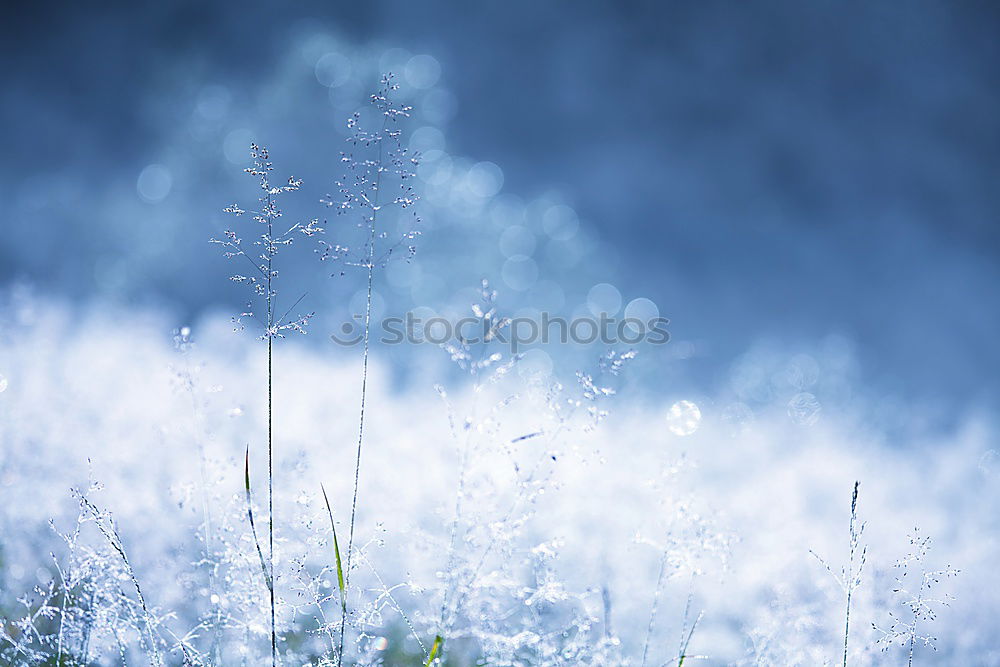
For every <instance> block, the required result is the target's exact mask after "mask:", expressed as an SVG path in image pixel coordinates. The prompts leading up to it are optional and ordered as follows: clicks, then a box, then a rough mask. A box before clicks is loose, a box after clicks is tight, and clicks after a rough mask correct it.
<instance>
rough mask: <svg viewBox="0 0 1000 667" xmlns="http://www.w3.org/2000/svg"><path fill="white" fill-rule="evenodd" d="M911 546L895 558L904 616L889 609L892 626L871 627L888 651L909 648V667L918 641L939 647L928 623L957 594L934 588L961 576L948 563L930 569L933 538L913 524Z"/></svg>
mask: <svg viewBox="0 0 1000 667" xmlns="http://www.w3.org/2000/svg"><path fill="white" fill-rule="evenodd" d="M909 540H910V550H909V553H907V554H906V556H904V557H903V558H901V559H900V560H899V561H897V562H896V565H895V569H896V587H895V588H893V590H892V592H893V594H894V595H895V596H896V597H897V598H898V600H899V605H900V606H902V607H903V608H904V609H905V612H904V613H905V616H906V617H905V618H904V617H903V616H902V615H900V614H897V613H893V612H892V611H891V610H890V611H888V612H887V613H888V615H889V626H888V627H886V628H883V627H879V626H878V625H877V624H875V623H872V628H873V629H874V630H875V631H876V632H877V633H878V634H879V635H880V637H879V639H878V643H877V645H878V646H879V647H880V648H881V649H882V650H883V651H888V650H889V649H890V648H892V647H893V646H897V645H898V646H902V647H904V649H905V650H906V664H907V667H911V666H912V665H913V651H914V648H915V647H916V646H917V645H918V644H922V645H924V646H927V647H930V648H931V649H933V650H937V649H936V647H935V645H934V644H935V642H936V641H937V638H936V637H934V636H933V635H929V634H925V633H926V632H927V630H926V629H925V626H926V625H927V624H929V623H931V622H933V621H934V620H935V619H936V618H937V615H938V612H939V611H940V609H941V608H942V607H947V606H948V604H949V602H951V601H952V600H953V599H954V598H953V597H952V596H951V595H949V594H948V593H944V594H941V595H940V596H938V595H937V594H936V593H934V592H933V589H935V588H936V587H937V586H938V585H939V584H940V583H941V581H942V580H944V579H948V578H950V577H955V576H958V573H959V571H958V570H956V569H954V568H952V567H951V566H947V567H945V568H944V569H941V570H935V569H931V568H930V567H929V565H928V562H927V560H928V554H929V553H930V549H931V538H930V537H924V536H921V535H920V531H919V529H918V528H914V529H913V532H912V533H911V534H910V536H909Z"/></svg>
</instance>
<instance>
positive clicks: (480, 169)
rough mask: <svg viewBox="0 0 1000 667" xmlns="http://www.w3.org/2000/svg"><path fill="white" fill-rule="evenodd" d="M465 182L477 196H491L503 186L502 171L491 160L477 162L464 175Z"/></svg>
mask: <svg viewBox="0 0 1000 667" xmlns="http://www.w3.org/2000/svg"><path fill="white" fill-rule="evenodd" d="M465 182H466V183H467V184H468V185H469V189H470V190H471V191H472V194H474V195H476V196H477V197H492V196H493V195H495V194H496V193H498V192H500V188H502V187H503V171H501V169H500V167H498V166H496V165H495V164H493V163H492V162H477V163H476V164H474V165H472V168H471V169H469V173H468V174H466V175H465Z"/></svg>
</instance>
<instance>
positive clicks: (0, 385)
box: [0, 375, 8, 394]
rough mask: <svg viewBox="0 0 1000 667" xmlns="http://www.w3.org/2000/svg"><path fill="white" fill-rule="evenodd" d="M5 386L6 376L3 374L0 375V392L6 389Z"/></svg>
mask: <svg viewBox="0 0 1000 667" xmlns="http://www.w3.org/2000/svg"><path fill="white" fill-rule="evenodd" d="M7 386H8V382H7V378H5V377H4V376H3V375H0V394H2V393H4V392H5V391H7Z"/></svg>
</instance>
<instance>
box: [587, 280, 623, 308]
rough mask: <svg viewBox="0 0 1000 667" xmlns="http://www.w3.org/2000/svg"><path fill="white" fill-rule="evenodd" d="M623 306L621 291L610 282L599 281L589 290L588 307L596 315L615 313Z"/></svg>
mask: <svg viewBox="0 0 1000 667" xmlns="http://www.w3.org/2000/svg"><path fill="white" fill-rule="evenodd" d="M621 307H622V295H621V292H619V291H618V288H617V287H615V286H614V285H612V284H610V283H597V284H596V285H594V286H593V287H591V288H590V291H589V292H587V309H588V310H590V312H591V313H592V314H593V315H595V316H600V315H601V313H604V314H605V315H614V314H616V313H617V312H618V311H619V310H620V309H621Z"/></svg>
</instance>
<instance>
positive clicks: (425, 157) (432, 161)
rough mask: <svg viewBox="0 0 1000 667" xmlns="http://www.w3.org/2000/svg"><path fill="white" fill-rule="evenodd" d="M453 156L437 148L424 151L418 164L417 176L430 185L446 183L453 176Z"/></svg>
mask: <svg viewBox="0 0 1000 667" xmlns="http://www.w3.org/2000/svg"><path fill="white" fill-rule="evenodd" d="M451 169H452V161H451V156H450V155H448V154H447V153H445V152H444V151H440V150H437V149H436V148H435V149H431V150H429V151H426V152H424V153H423V154H422V155H421V156H420V164H419V165H417V176H419V177H420V179H421V180H422V181H423V182H424V183H428V184H430V185H444V184H445V183H447V182H448V179H449V178H451Z"/></svg>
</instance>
